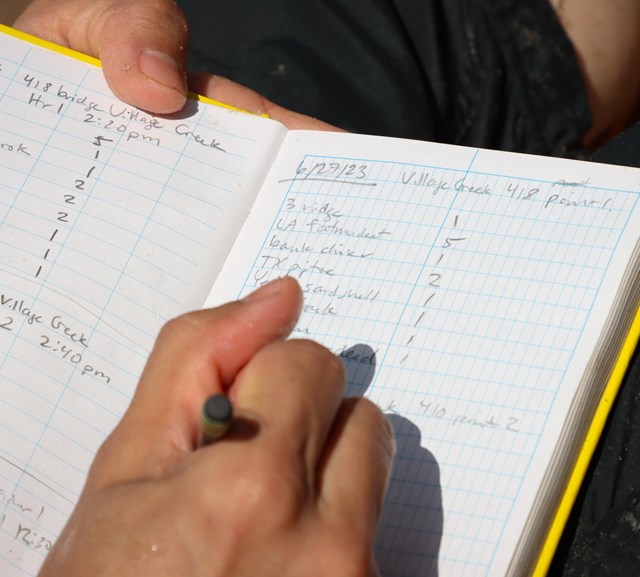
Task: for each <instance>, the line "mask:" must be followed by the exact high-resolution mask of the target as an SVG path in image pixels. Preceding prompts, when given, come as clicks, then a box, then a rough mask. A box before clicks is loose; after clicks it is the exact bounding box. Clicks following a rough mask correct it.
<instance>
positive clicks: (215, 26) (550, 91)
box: [180, 0, 640, 577]
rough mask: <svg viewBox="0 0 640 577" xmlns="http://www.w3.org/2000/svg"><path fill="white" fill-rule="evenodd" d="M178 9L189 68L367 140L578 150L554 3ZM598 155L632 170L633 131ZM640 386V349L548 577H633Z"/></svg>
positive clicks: (584, 125)
mask: <svg viewBox="0 0 640 577" xmlns="http://www.w3.org/2000/svg"><path fill="white" fill-rule="evenodd" d="M180 4H181V6H182V8H183V10H184V11H185V13H186V15H187V17H188V19H189V21H190V24H191V30H192V40H191V53H190V65H191V67H192V68H194V69H196V70H203V71H206V72H211V73H215V74H220V75H223V76H227V77H229V78H231V79H233V80H235V81H237V82H240V83H241V84H244V85H246V86H249V87H251V88H253V89H254V90H256V91H258V92H260V93H261V94H264V95H265V96H266V97H268V98H269V99H271V100H273V101H274V102H277V103H278V104H281V105H283V106H285V107H287V108H291V109H293V110H296V111H298V112H303V113H306V114H308V115H311V116H315V117H318V118H320V119H322V120H325V121H327V122H330V123H332V124H335V125H337V126H341V127H343V128H346V129H349V130H352V131H355V132H361V133H371V134H380V135H389V136H398V137H403V138H415V139H422V140H433V141H440V142H447V143H452V144H462V145H468V146H477V147H484V148H495V149H502V150H513V151H519V152H529V153H536V154H544V155H551V156H570V157H583V156H584V155H585V154H584V151H583V150H582V149H581V147H580V140H581V137H582V135H583V134H584V133H585V132H586V131H587V129H588V127H589V125H590V122H591V117H590V112H589V108H588V102H587V97H586V92H585V87H584V84H583V80H582V77H581V75H580V72H579V69H578V65H577V62H576V58H575V54H574V52H573V48H572V46H571V44H570V42H569V40H568V39H567V37H566V36H565V34H564V32H563V30H562V28H561V27H560V25H559V23H558V22H557V20H556V18H555V14H554V12H553V10H552V9H551V7H550V5H549V3H548V0H297V1H291V0H269V1H266V2H259V1H252V0H216V1H211V0H210V1H207V0H183V1H182V2H180ZM594 160H600V161H603V162H612V163H619V164H635V165H636V166H640V125H638V126H636V127H635V128H633V129H631V130H630V131H629V132H628V133H627V134H626V135H623V136H622V137H620V138H619V139H618V140H617V141H615V142H613V143H611V144H610V145H608V146H607V147H605V148H604V149H603V150H602V151H601V152H599V154H598V155H596V157H595V158H594ZM639 382H640V357H639V355H638V354H636V356H635V358H634V362H633V365H632V367H631V370H630V371H629V374H628V376H627V378H626V380H625V383H624V385H623V388H622V391H621V393H620V396H619V398H618V400H617V402H616V404H615V406H614V409H613V412H612V416H611V419H610V421H609V423H608V426H607V429H606V432H605V435H604V436H603V439H602V441H601V444H600V447H599V449H598V452H597V454H596V456H595V458H594V460H593V463H592V466H591V468H590V471H589V473H588V475H587V478H586V480H585V483H584V486H583V490H582V492H581V494H580V496H579V499H578V502H577V504H576V507H575V508H574V511H573V514H572V517H571V519H570V522H569V524H568V527H567V530H566V532H565V535H564V537H563V540H562V542H561V544H560V547H559V550H558V553H557V555H556V559H555V562H554V564H553V565H552V569H551V571H550V575H553V576H556V575H557V576H560V575H563V576H564V577H578V576H581V577H586V576H594V577H596V576H597V577H608V576H612V577H613V576H614V575H615V576H616V577H626V576H629V577H631V576H633V577H638V576H639V575H640V386H639ZM416 577H418V576H416Z"/></svg>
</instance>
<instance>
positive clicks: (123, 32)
mask: <svg viewBox="0 0 640 577" xmlns="http://www.w3.org/2000/svg"><path fill="white" fill-rule="evenodd" d="M14 26H15V28H18V29H19V30H23V31H24V32H27V33H29V34H33V35H34V36H39V37H41V38H44V39H46V40H50V41H51V42H55V43H57V44H61V45H63V46H66V47H68V48H71V49H73V50H77V51H78V52H83V53H85V54H88V55H90V56H94V57H96V58H100V60H101V61H102V67H103V70H104V75H105V78H106V80H107V83H108V84H109V87H110V88H111V90H112V91H113V92H114V94H115V95H116V96H118V97H119V98H120V99H122V100H124V101H125V102H128V103H129V104H132V105H134V106H136V107H138V108H142V109H144V110H148V111H150V112H154V113H156V114H168V113H171V112H175V111H177V110H180V109H181V108H182V107H183V106H184V104H185V102H186V97H187V81H186V64H185V61H186V53H187V44H188V37H189V31H188V27H187V22H186V19H185V17H184V15H183V13H182V11H181V10H180V8H178V6H177V5H176V4H175V3H174V2H173V0H93V1H91V2H77V1H76V0H56V2H51V1H50V0H35V1H34V2H32V3H31V4H30V5H29V6H28V7H27V9H26V10H25V11H24V12H23V13H22V15H21V16H20V17H19V18H18V19H17V20H16V22H15V24H14Z"/></svg>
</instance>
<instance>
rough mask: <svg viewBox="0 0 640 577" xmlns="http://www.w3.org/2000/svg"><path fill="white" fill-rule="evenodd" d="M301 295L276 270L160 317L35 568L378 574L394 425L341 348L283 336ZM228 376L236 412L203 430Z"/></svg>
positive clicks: (103, 573) (213, 574)
mask: <svg viewBox="0 0 640 577" xmlns="http://www.w3.org/2000/svg"><path fill="white" fill-rule="evenodd" d="M301 305H302V294H301V291H300V288H299V286H298V284H297V283H296V282H295V281H294V280H292V279H289V278H283V279H279V280H276V281H273V282H271V283H269V284H267V285H265V286H263V287H261V288H260V289H258V291H256V292H254V293H252V294H251V295H250V296H248V297H247V298H245V299H243V300H242V301H239V302H234V303H230V304H227V305H225V306H222V307H219V308H217V309H212V310H205V311H198V312H194V313H189V314H186V315H184V316H182V317H179V318H177V319H175V320H173V321H170V322H169V323H168V324H167V325H166V326H165V327H164V329H163V330H162V331H161V334H160V336H159V338H158V340H157V342H156V346H155V348H154V351H153V352H152V354H151V356H150V358H149V361H148V364H147V366H146V368H145V370H144V373H143V375H142V377H141V380H140V383H139V386H138V388H137V391H136V394H135V396H134V398H133V400H132V403H131V405H130V408H129V409H128V411H127V413H126V414H125V416H124V417H123V419H122V421H121V422H120V424H119V425H118V427H117V428H116V429H115V431H114V432H113V434H112V435H111V436H110V437H109V438H108V439H107V441H106V442H105V443H104V445H103V446H102V447H101V449H100V451H99V452H98V454H97V456H96V458H95V461H94V463H93V466H92V468H91V471H90V473H89V476H88V479H87V483H86V487H85V489H84V491H83V493H82V495H81V497H80V500H79V503H78V505H77V507H76V509H75V511H74V513H73V515H72V516H71V518H70V520H69V522H68V524H67V526H66V527H65V529H64V530H63V532H62V534H61V536H60V538H59V539H58V541H57V542H56V544H55V545H54V547H53V549H52V550H51V552H50V553H49V556H48V557H47V559H46V560H45V563H44V566H43V567H42V570H41V572H40V577H59V576H61V575H64V576H65V577H86V576H87V575H92V576H93V577H134V576H135V577H139V576H140V575H154V576H156V577H169V576H171V577H175V576H176V575H190V576H191V577H205V576H206V577H218V576H219V577H223V576H224V577H240V576H243V577H244V576H247V577H249V576H255V575H261V576H263V577H270V576H273V577H287V576H291V577H299V576H300V575H304V576H305V577H313V576H316V575H317V576H321V575H322V576H326V575H336V576H345V577H347V576H348V577H356V576H362V577H368V576H370V575H377V570H376V568H375V564H374V561H373V553H372V547H373V539H374V536H375V531H376V526H377V522H378V516H379V512H380V508H381V504H382V499H383V496H384V492H385V487H386V483H387V478H388V475H389V469H390V466H391V460H392V455H393V452H394V441H393V433H392V430H391V426H390V424H389V421H388V420H387V419H386V417H384V415H383V414H382V413H381V412H380V410H379V409H378V408H377V407H376V406H375V405H373V404H372V403H370V402H369V401H367V400H365V399H361V398H358V399H345V398H344V397H343V385H344V376H343V368H342V364H341V363H340V361H339V360H338V359H337V357H335V356H334V355H333V354H331V353H330V352H329V351H328V350H326V349H325V348H323V347H321V346H320V345H318V344H316V343H314V342H312V341H306V340H288V341H285V340H284V338H285V337H286V336H287V335H288V333H289V331H290V330H291V329H292V327H293V326H294V324H295V322H296V319H297V317H298V315H299V312H300V309H301ZM223 391H224V392H226V394H228V395H229V396H230V398H231V400H232V402H233V405H234V413H235V421H234V425H233V426H232V429H231V431H230V432H229V434H228V435H227V436H226V437H225V438H224V439H223V440H221V441H218V442H216V443H213V444H209V445H205V446H202V445H201V444H200V443H199V437H200V433H199V430H198V415H199V410H200V407H201V405H202V403H203V402H204V399H206V398H207V397H208V396H209V395H211V394H216V393H220V392H223Z"/></svg>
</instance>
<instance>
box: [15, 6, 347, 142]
mask: <svg viewBox="0 0 640 577" xmlns="http://www.w3.org/2000/svg"><path fill="white" fill-rule="evenodd" d="M14 27H15V28H18V29H19V30H23V31H24V32H28V33H29V34H33V35H34V36H39V37H41V38H45V39H47V40H50V41H52V42H56V43H57V44H60V45H62V46H66V47H68V48H73V49H74V50H77V51H79V52H83V53H85V54H89V55H91V56H95V57H97V58H100V59H101V60H102V67H103V70H104V75H105V78H106V80H107V82H108V84H109V87H110V88H111V90H112V91H113V92H114V94H116V96H118V97H119V98H121V99H122V100H124V101H126V102H128V103H130V104H133V105H134V106H137V107H138V108H142V109H143V110H148V111H150V112H154V113H157V114H167V113H171V112H176V111H178V110H180V109H181V108H182V107H183V106H184V104H185V101H186V95H187V71H186V53H187V47H188V42H189V30H188V27H187V23H186V20H185V18H184V15H183V14H182V12H181V11H180V9H179V8H178V6H177V5H176V4H174V3H173V2H172V1H171V0H35V1H34V2H32V3H31V4H29V5H28V6H27V8H26V9H25V11H24V12H23V13H22V14H21V15H20V16H19V17H18V19H17V20H16V22H15V23H14ZM188 85H189V89H190V90H191V91H193V92H197V93H199V94H203V95H205V96H208V97H209V98H212V99H214V100H219V101H221V102H226V103H228V104H232V105H234V106H237V107H239V108H242V109H244V110H249V111H252V112H259V113H266V114H268V115H269V116H271V117H272V118H274V119H276V120H279V121H280V122H282V123H283V124H285V125H286V126H288V127H289V128H301V129H310V130H338V129H337V128H335V127H332V126H331V125H329V124H326V123H324V122H321V121H320V120H316V119H314V118H310V117H308V116H305V115H303V114H298V113H296V112H292V111H290V110H287V109H285V108H282V107H281V106H277V105H276V104H274V103H272V102H270V101H268V100H267V99H265V98H263V97H262V96H260V95H259V94H257V93H256V92H253V91H252V90H249V89H248V88H245V87H243V86H240V85H239V84H236V83H234V82H231V81H230V80H227V79H225V78H221V77H218V76H211V75H204V74H191V75H189V79H188Z"/></svg>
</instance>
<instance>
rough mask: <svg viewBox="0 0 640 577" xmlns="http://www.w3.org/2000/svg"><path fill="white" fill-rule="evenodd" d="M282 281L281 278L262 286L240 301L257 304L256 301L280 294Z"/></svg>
mask: <svg viewBox="0 0 640 577" xmlns="http://www.w3.org/2000/svg"><path fill="white" fill-rule="evenodd" d="M283 280H284V279H282V278H277V279H275V280H272V281H270V282H268V283H267V284H264V285H262V286H261V287H260V288H258V289H256V290H254V291H253V292H252V293H249V294H248V295H247V296H246V297H244V298H243V299H242V302H245V303H257V302H258V301H264V300H267V299H270V298H272V297H274V296H275V295H277V294H278V293H279V292H280V289H281V288H282V283H283Z"/></svg>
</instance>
